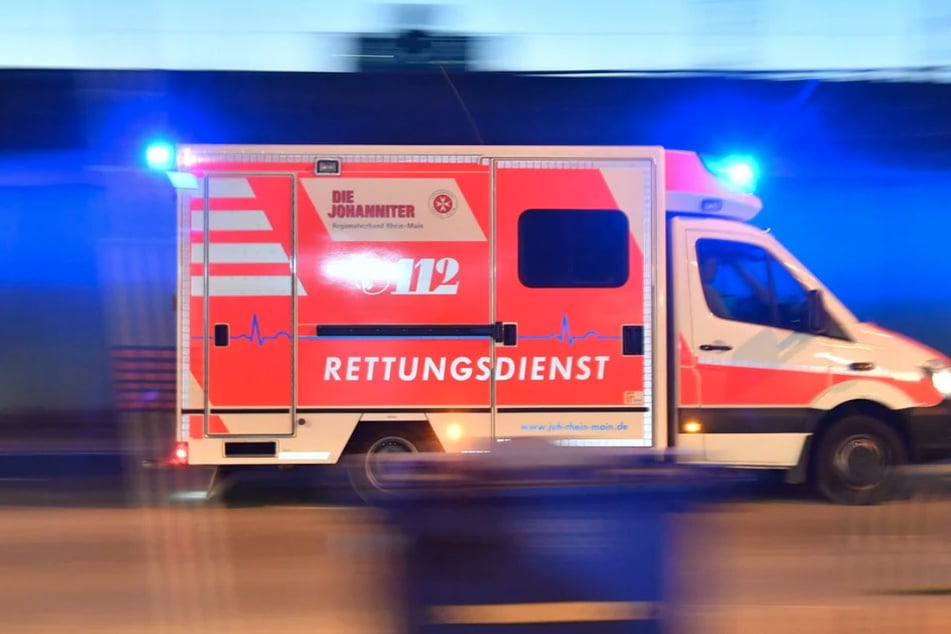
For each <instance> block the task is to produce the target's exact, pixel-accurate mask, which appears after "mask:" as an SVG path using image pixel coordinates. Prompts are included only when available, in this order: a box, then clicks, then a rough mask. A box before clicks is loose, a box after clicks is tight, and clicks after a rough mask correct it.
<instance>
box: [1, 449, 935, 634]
mask: <svg viewBox="0 0 951 634" xmlns="http://www.w3.org/2000/svg"><path fill="white" fill-rule="evenodd" d="M115 464H118V465H122V464H123V463H122V461H121V460H120V461H119V462H117V463H115ZM124 469H125V467H123V468H122V470H123V472H124V473H125V479H124V480H122V481H123V482H124V484H125V489H124V490H122V491H119V490H117V487H116V486H115V482H116V480H115V479H114V478H113V479H109V478H107V477H105V476H103V474H102V473H98V475H97V472H96V470H93V474H94V476H95V475H97V477H98V478H99V479H98V480H97V477H92V478H91V479H90V480H89V481H81V480H77V479H76V478H75V477H72V478H65V479H62V480H60V481H59V482H58V483H55V484H57V486H56V487H51V486H50V482H49V481H46V482H45V483H44V482H33V483H32V484H31V483H30V482H27V481H22V482H16V481H12V480H11V481H7V482H6V483H5V484H4V487H2V495H0V503H2V506H0V566H2V568H0V569H2V571H3V574H2V575H0V614H2V615H3V622H4V623H3V631H4V632H11V633H21V632H22V633H24V634H33V633H46V632H50V633H52V632H57V633H60V632H67V631H68V632H96V633H97V634H111V633H119V632H121V633H123V634H125V633H127V632H133V631H134V632H144V633H152V632H154V633H165V632H169V633H171V632H175V633H205V632H208V633H212V632H214V633H219V632H233V633H235V634H244V633H246V632H247V633H250V632H280V633H281V634H292V633H296V632H346V633H352V634H361V633H373V634H381V633H387V632H399V631H400V629H399V623H400V616H399V615H400V603H399V600H398V597H397V596H396V595H395V594H394V592H395V589H396V588H398V587H399V574H400V540H399V536H398V535H397V533H396V532H395V531H394V530H393V529H392V528H390V527H388V526H387V525H386V524H385V523H383V521H382V518H380V517H379V516H378V515H376V514H375V513H374V512H373V511H371V510H370V509H367V508H363V507H360V506H355V505H346V506H336V505H331V503H332V502H331V501H329V500H326V499H325V500H323V501H321V500H317V501H316V503H314V500H310V501H308V503H307V504H301V503H300V502H299V501H295V500H293V499H291V500H289V501H288V500H287V499H285V500H284V501H283V503H281V504H273V503H271V501H273V499H274V498H273V497H267V496H265V501H264V502H262V501H261V498H260V497H257V498H254V496H252V498H253V499H252V500H251V501H250V502H248V504H249V505H248V506H245V507H238V508H235V507H223V506H215V505H207V504H205V503H203V502H201V501H199V500H198V499H197V497H198V496H192V498H193V499H190V498H189V496H188V495H187V493H188V492H189V491H197V490H198V489H199V488H200V484H201V482H200V480H201V478H199V477H197V476H194V477H193V478H192V479H188V478H181V477H179V476H175V475H169V474H166V475H161V476H157V477H156V476H151V479H149V478H140V477H138V476H134V477H133V476H132V475H130V474H134V471H125V470H124ZM27 471H29V470H27ZM67 471H68V470H67ZM8 472H9V470H8ZM74 475H75V474H74ZM113 475H114V474H113ZM93 482H99V485H100V486H99V488H97V487H96V486H93V484H92V483H93ZM110 482H111V483H112V486H110V485H109V483H110ZM67 483H68V484H67ZM59 485H65V486H66V489H64V490H60V491H59V492H58V493H57V492H56V491H54V490H53V489H56V488H58V487H59ZM169 500H174V501H175V503H173V504H169V503H168V501H169ZM268 500H270V501H268ZM688 520H689V521H687V523H686V524H685V525H684V531H685V533H686V534H687V535H688V536H690V539H689V540H687V541H686V546H685V550H684V552H683V553H682V556H681V558H680V560H681V567H680V574H681V579H682V581H684V583H685V584H686V587H687V588H688V590H689V592H688V594H689V597H690V603H691V605H692V608H691V609H690V611H684V612H683V613H682V616H683V617H684V618H685V620H687V621H688V622H690V623H692V624H693V625H695V626H697V627H695V628H694V629H692V630H690V631H695V632H715V633H719V632H723V633H724V634H726V633H730V634H739V633H745V632H751V633H752V632H756V633H760V632H770V633H771V634H783V633H785V632H790V633H793V632H796V633H801V632H803V631H808V632H809V634H821V633H825V632H829V633H830V634H831V633H833V632H835V633H852V632H855V633H859V632H862V633H865V632H869V633H877V632H882V633H885V632H889V633H901V632H908V633H909V634H929V633H931V632H934V633H938V632H941V633H944V632H947V627H948V626H947V624H948V623H951V599H949V597H948V596H946V595H943V594H942V593H943V592H946V591H948V590H949V589H951V540H949V537H951V502H949V501H947V500H942V501H932V502H923V501H911V502H902V503H895V504H891V505H887V506H882V507H875V508H842V507H833V506H829V505H826V504H823V503H819V502H811V501H799V500H795V499H774V500H764V501H757V502H750V503H743V504H734V505H732V506H729V507H724V508H720V509H718V510H716V511H715V512H712V513H708V514H706V515H703V516H692V517H690V518H688Z"/></svg>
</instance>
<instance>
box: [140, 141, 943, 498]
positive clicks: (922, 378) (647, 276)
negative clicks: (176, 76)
mask: <svg viewBox="0 0 951 634" xmlns="http://www.w3.org/2000/svg"><path fill="white" fill-rule="evenodd" d="M158 155H160V156H162V157H164V158H169V159H170V161H171V162H173V163H174V165H172V166H171V167H170V168H169V170H168V171H169V177H170V178H171V180H172V182H173V184H174V185H175V186H176V188H177V189H178V193H179V201H180V202H179V217H180V225H179V226H180V236H181V242H180V245H181V248H180V256H179V271H180V278H179V289H178V293H179V298H180V300H179V301H178V303H177V306H178V331H179V346H178V350H179V355H178V367H179V373H178V379H179V391H178V394H179V395H178V408H179V424H178V426H177V427H178V441H179V442H178V445H177V447H176V455H177V459H178V461H179V462H181V463H185V464H190V465H273V464H321V463H324V464H332V463H336V462H338V461H339V460H340V459H341V457H342V456H344V455H345V454H349V453H354V454H362V455H363V456H365V457H366V458H365V460H362V461H360V464H361V467H360V468H359V469H358V471H357V475H358V477H359V478H361V479H362V480H364V481H365V482H364V483H369V484H371V485H372V484H373V482H374V469H373V464H374V461H373V460H372V457H373V456H374V455H376V454H378V453H380V452H390V451H423V450H437V451H450V452H451V451H462V450H465V448H467V447H471V446H474V443H481V442H484V441H486V440H491V441H503V440H506V439H515V438H519V437H532V438H546V439H550V440H552V441H553V442H557V443H562V444H569V445H575V446H588V447H644V448H654V449H659V450H667V449H669V448H677V449H678V452H677V453H678V454H681V453H682V455H683V456H686V458H685V459H690V460H694V461H697V460H699V461H708V462H711V463H717V464H728V465H737V466H744V467H757V468H772V469H783V470H788V476H787V477H788V479H789V480H790V481H804V480H805V479H806V478H807V477H812V478H814V480H815V482H816V483H817V484H818V486H819V488H820V490H821V491H822V492H823V493H824V494H825V495H826V496H828V497H829V498H831V499H832V500H836V501H841V502H860V501H866V500H877V499H880V498H881V497H882V496H884V495H885V494H886V493H887V492H888V490H889V485H890V483H891V481H892V478H890V474H892V473H893V472H894V470H893V469H892V467H894V466H896V465H900V464H902V463H905V462H911V461H925V460H931V459H934V458H941V457H944V456H946V455H949V453H951V406H949V401H948V398H949V395H951V369H949V368H951V361H949V359H948V358H946V357H945V356H943V355H942V354H940V353H938V352H936V351H934V350H931V349H929V348H927V347H925V346H923V345H920V344H918V343H915V342H913V341H910V340H908V339H905V338H902V337H901V336H899V335H896V334H894V333H891V332H888V331H886V330H884V329H882V328H879V327H876V326H873V325H870V324H866V323H860V322H859V321H858V320H857V319H856V318H855V317H854V316H853V315H852V314H851V313H850V312H849V310H848V309H847V308H846V307H845V306H843V305H842V304H841V303H840V302H839V301H838V300H837V299H836V298H835V297H834V296H833V295H832V293H830V292H829V291H828V290H827V289H825V288H824V287H823V285H822V283H821V282H820V281H819V280H818V279H816V278H815V277H814V276H813V275H812V274H811V273H810V272H809V271H808V270H807V269H806V267H804V266H803V265H802V264H801V263H800V262H798V261H797V260H796V258H795V257H794V256H793V255H792V254H790V253H789V252H788V251H787V250H786V249H785V248H783V246H782V245H781V244H780V243H779V242H777V241H776V239H775V238H774V237H773V236H772V235H771V234H770V233H768V232H765V231H763V230H761V229H759V228H757V227H755V226H753V225H752V224H750V223H749V222H748V221H750V220H752V219H753V218H754V217H755V216H756V214H757V213H758V211H759V210H760V208H761V204H760V201H759V199H758V198H756V197H755V196H754V195H753V194H752V193H749V192H748V191H747V190H743V189H738V188H737V187H735V185H736V183H737V181H743V180H748V177H749V176H750V174H748V173H744V172H743V171H742V170H743V169H744V168H742V167H741V168H738V169H739V171H733V172H732V173H731V172H730V171H729V170H727V171H726V172H723V171H722V170H721V169H720V168H719V167H717V166H713V165H712V164H708V163H705V162H704V161H703V160H701V158H700V157H699V156H698V155H697V154H695V153H691V152H679V151H670V150H665V149H663V148H657V147H514V146H511V147H510V146H506V147H492V146H478V147H458V146H453V147H426V146H401V147H393V146H387V147H377V146H201V145H192V146H181V147H177V148H175V149H174V151H173V152H172V153H171V154H169V152H168V151H165V152H164V153H163V152H159V153H158ZM731 175H732V176H733V177H734V178H733V179H732V182H731V179H730V178H729V177H730V176H731ZM738 176H739V177H740V178H736V177H738ZM830 246H831V245H830Z"/></svg>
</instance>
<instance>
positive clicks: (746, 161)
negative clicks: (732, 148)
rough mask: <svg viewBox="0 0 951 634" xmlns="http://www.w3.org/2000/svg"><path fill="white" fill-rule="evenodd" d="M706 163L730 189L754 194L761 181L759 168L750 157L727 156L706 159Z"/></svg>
mask: <svg viewBox="0 0 951 634" xmlns="http://www.w3.org/2000/svg"><path fill="white" fill-rule="evenodd" d="M704 163H705V164H706V166H707V169H709V170H710V172H712V173H713V174H714V175H715V176H716V177H717V178H718V179H719V180H720V182H722V183H723V185H724V186H725V187H727V188H728V189H732V190H734V191H739V192H743V193H746V194H752V193H753V192H755V191H756V182H757V180H759V166H758V165H757V163H756V160H755V159H753V158H752V157H750V156H725V157H723V158H717V159H709V158H707V159H705V160H704Z"/></svg>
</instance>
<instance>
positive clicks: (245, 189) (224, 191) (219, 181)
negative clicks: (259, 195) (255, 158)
mask: <svg viewBox="0 0 951 634" xmlns="http://www.w3.org/2000/svg"><path fill="white" fill-rule="evenodd" d="M208 197H209V198H254V190H253V189H251V183H249V182H248V179H246V178H239V177H232V176H216V177H214V178H209V179H208Z"/></svg>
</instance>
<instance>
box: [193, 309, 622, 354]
mask: <svg viewBox="0 0 951 634" xmlns="http://www.w3.org/2000/svg"><path fill="white" fill-rule="evenodd" d="M290 338H291V333H289V332H288V331H286V330H278V331H277V332H274V333H272V334H268V335H266V334H264V333H263V332H262V330H261V324H260V322H259V321H258V315H257V313H254V314H253V315H252V316H251V326H250V329H249V331H248V332H247V333H237V334H233V335H231V339H232V340H234V341H250V342H252V343H256V344H258V346H259V347H263V346H264V344H266V343H267V342H268V341H276V340H278V339H290ZM317 338H318V337H316V336H313V335H310V336H305V335H301V336H298V337H297V339H298V340H309V339H317ZM518 338H519V339H525V340H532V341H542V340H547V341H558V342H561V343H564V344H567V345H569V346H573V345H575V342H576V341H584V340H585V339H597V340H599V341H616V340H619V339H620V338H621V337H620V335H602V334H601V333H599V332H598V331H597V330H589V331H587V332H585V333H583V334H578V335H575V334H572V332H571V324H570V323H569V321H568V315H567V314H564V315H562V316H561V329H560V330H559V331H558V332H553V333H551V334H547V335H519V337H518ZM192 339H197V340H202V339H204V337H202V336H201V335H198V336H196V337H192Z"/></svg>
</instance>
